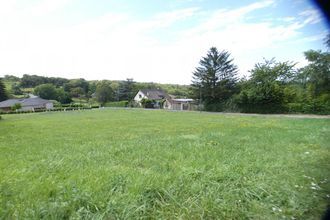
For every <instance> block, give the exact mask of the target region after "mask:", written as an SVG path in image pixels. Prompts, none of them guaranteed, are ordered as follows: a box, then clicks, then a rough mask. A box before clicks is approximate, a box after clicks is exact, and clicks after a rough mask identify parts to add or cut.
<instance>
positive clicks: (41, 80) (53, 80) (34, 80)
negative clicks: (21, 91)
mask: <svg viewBox="0 0 330 220" xmlns="http://www.w3.org/2000/svg"><path fill="white" fill-rule="evenodd" d="M68 81H69V80H68V79H64V78H59V77H44V76H37V75H28V74H24V75H23V77H22V78H21V80H20V84H21V86H22V87H23V88H33V87H36V86H38V85H41V84H53V85H54V86H63V85H64V84H65V83H67V82H68Z"/></svg>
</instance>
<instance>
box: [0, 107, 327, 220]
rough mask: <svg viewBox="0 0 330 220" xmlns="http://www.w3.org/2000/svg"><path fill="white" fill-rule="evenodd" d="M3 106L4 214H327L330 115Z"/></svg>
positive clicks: (0, 179)
mask: <svg viewBox="0 0 330 220" xmlns="http://www.w3.org/2000/svg"><path fill="white" fill-rule="evenodd" d="M2 117H3V119H2V120H0V219H2V218H3V219H26V218H28V219H39V218H44V219H67V218H74V219H80V218H84V219H91V218H96V219H97V218H99V219H117V218H120V219H137V218H145V219H150V218H151V219H174V218H180V219H202V218H204V219H215V218H218V219H320V217H321V216H322V214H323V212H324V211H325V209H326V205H327V204H329V201H330V198H329V197H330V183H329V180H330V162H329V161H330V144H329V143H330V135H329V134H330V120H329V119H301V118H299V119H298V118H281V117H268V116H238V115H222V114H210V113H199V112H167V111H161V110H159V111H158V110H133V109H127V110H123V109H117V110H114V109H97V110H89V111H72V112H51V113H35V114H22V115H3V116H2Z"/></svg>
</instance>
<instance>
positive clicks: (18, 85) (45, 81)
mask: <svg viewBox="0 0 330 220" xmlns="http://www.w3.org/2000/svg"><path fill="white" fill-rule="evenodd" d="M3 82H6V84H7V87H6V86H5V85H4V83H3ZM3 82H1V79H0V101H3V100H6V99H8V98H18V97H22V96H24V95H26V94H28V93H33V94H35V95H37V96H39V97H41V98H44V99H49V100H56V101H58V102H60V103H62V104H68V103H71V102H73V99H80V100H86V101H89V100H90V99H93V100H96V101H97V102H99V103H101V104H104V103H106V102H112V101H131V100H132V99H133V98H134V96H135V94H136V93H137V92H138V91H139V90H140V89H163V90H165V91H167V92H168V93H170V94H173V95H176V96H178V97H188V96H189V93H190V90H189V87H190V86H188V85H175V84H159V83H141V82H135V81H134V80H133V79H131V78H128V79H126V80H122V81H113V80H101V81H96V80H92V81H87V80H85V79H83V78H80V79H65V78H60V77H45V76H38V75H28V74H25V75H23V76H22V77H21V78H20V77H16V76H13V75H5V77H4V78H3ZM8 85H10V87H9V89H8ZM2 94H3V95H2Z"/></svg>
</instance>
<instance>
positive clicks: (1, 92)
mask: <svg viewBox="0 0 330 220" xmlns="http://www.w3.org/2000/svg"><path fill="white" fill-rule="evenodd" d="M7 99H8V94H7V91H6V88H5V85H4V83H3V82H2V79H1V78H0V102H1V101H4V100H7Z"/></svg>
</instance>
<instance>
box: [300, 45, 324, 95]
mask: <svg viewBox="0 0 330 220" xmlns="http://www.w3.org/2000/svg"><path fill="white" fill-rule="evenodd" d="M305 57H306V59H307V60H308V61H309V64H308V65H307V66H306V67H304V68H302V69H301V71H302V73H301V75H302V76H304V77H305V80H304V81H305V83H306V84H307V85H308V84H309V85H312V86H313V89H312V91H311V92H312V95H313V96H319V95H321V94H325V93H327V94H329V93H330V53H329V52H322V51H315V50H309V51H306V52H305Z"/></svg>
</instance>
